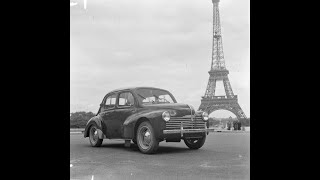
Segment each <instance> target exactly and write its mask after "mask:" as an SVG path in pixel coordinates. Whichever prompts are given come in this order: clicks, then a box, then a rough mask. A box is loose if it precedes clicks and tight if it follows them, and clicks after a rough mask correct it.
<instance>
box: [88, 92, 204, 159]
mask: <svg viewBox="0 0 320 180" xmlns="http://www.w3.org/2000/svg"><path fill="white" fill-rule="evenodd" d="M207 121H208V114H207V113H206V112H202V111H195V110H194V108H193V107H192V106H189V105H187V104H181V103H177V101H176V99H175V98H174V96H173V95H172V94H171V93H170V92H169V91H167V90H164V89H159V88H152V87H133V88H122V89H117V90H114V91H111V92H109V93H108V94H107V95H106V96H105V97H104V98H103V100H102V102H101V104H100V108H99V111H98V113H97V114H96V116H94V117H92V118H91V119H90V120H89V121H88V123H87V125H86V128H85V131H84V137H89V141H90V144H91V145H92V146H94V147H98V146H101V144H102V141H103V139H106V138H108V139H124V140H125V141H126V143H129V144H130V142H131V140H132V141H133V142H134V143H135V144H137V145H138V147H139V149H140V151H141V152H142V153H148V154H150V153H154V152H156V150H157V148H158V146H159V142H161V141H164V140H165V141H166V142H180V141H181V139H183V140H184V142H185V144H186V145H187V146H188V147H189V148H190V149H199V148H201V147H202V146H203V144H204V142H205V140H206V135H207V134H208V133H209V132H208V131H207V127H208V123H207Z"/></svg>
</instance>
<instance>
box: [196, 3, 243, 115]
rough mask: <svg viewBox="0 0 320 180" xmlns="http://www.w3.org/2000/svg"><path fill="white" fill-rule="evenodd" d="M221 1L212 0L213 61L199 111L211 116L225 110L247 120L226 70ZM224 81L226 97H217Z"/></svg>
mask: <svg viewBox="0 0 320 180" xmlns="http://www.w3.org/2000/svg"><path fill="white" fill-rule="evenodd" d="M219 1H220V0H212V3H213V44H212V61H211V69H210V71H209V75H210V77H209V81H208V85H207V89H206V92H205V95H204V96H202V99H201V104H200V107H199V110H202V111H205V112H207V113H208V114H210V113H211V112H213V111H216V110H220V109H224V110H228V111H230V112H232V113H233V114H235V115H236V116H237V118H238V119H239V120H240V119H246V118H247V117H246V115H245V114H244V112H243V111H242V109H241V107H240V105H239V103H238V97H237V95H234V94H233V91H232V88H231V84H230V81H229V78H228V74H229V71H228V70H227V69H226V66H225V60H224V55H223V48H222V36H221V26H220V16H219ZM217 81H223V85H224V90H225V93H226V95H225V96H216V95H215V90H216V82H217Z"/></svg>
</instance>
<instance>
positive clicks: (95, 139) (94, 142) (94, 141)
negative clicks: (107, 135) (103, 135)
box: [89, 124, 103, 147]
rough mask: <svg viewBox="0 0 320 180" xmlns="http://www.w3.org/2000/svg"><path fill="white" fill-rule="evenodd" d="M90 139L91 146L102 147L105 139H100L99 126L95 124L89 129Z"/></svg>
mask: <svg viewBox="0 0 320 180" xmlns="http://www.w3.org/2000/svg"><path fill="white" fill-rule="evenodd" d="M89 141H90V144H91V146H93V147H100V146H101V144H102V141H103V139H99V135H98V128H97V127H96V125H94V124H93V125H92V126H91V127H90V130H89Z"/></svg>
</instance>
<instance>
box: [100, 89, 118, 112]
mask: <svg viewBox="0 0 320 180" xmlns="http://www.w3.org/2000/svg"><path fill="white" fill-rule="evenodd" d="M113 95H115V96H116V102H115V104H114V106H113V107H110V108H106V109H105V110H104V111H108V110H113V109H115V108H116V106H117V97H118V93H115V92H113V93H109V94H107V95H106V96H105V97H104V99H103V101H102V103H101V105H100V110H101V107H102V106H106V101H107V99H108V98H109V97H110V96H113Z"/></svg>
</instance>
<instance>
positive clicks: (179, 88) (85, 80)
mask: <svg viewBox="0 0 320 180" xmlns="http://www.w3.org/2000/svg"><path fill="white" fill-rule="evenodd" d="M79 3H80V4H81V3H82V2H80V1H79ZM248 15H249V9H248V1H245V2H242V1H241V2H240V1H231V0H223V1H221V2H220V16H221V23H222V36H223V48H224V54H225V60H226V65H227V69H228V70H229V71H230V74H229V79H230V82H231V85H232V88H233V90H234V92H237V93H238V97H239V103H241V104H240V105H241V106H243V109H245V110H244V111H245V113H246V114H250V102H249V101H248V100H247V99H249V97H250V95H249V92H250V91H249V85H250V83H249V82H250V77H249V76H250V73H249V70H250V66H249V58H250V57H249V18H248ZM70 38H71V39H70V66H71V69H70V76H71V79H70V88H71V92H70V96H71V99H70V101H71V103H72V104H77V103H79V104H82V105H83V106H84V107H86V106H87V105H88V104H94V105H95V104H99V103H100V102H101V100H102V98H103V96H104V95H105V93H107V92H108V91H109V90H113V89H116V88H119V87H126V86H155V87H160V88H165V89H168V90H170V91H172V93H173V94H174V95H175V96H176V98H177V99H178V100H179V101H180V102H186V103H190V104H191V105H193V106H195V108H197V107H198V106H199V105H200V100H201V96H203V95H204V92H205V89H206V85H207V82H208V79H209V74H208V73H207V72H208V71H209V69H210V63H211V51H212V50H211V48H212V2H211V0H206V1H194V0H185V1H180V0H161V1H159V0H148V1H146V0H136V1H130V0H90V1H89V3H88V6H87V10H86V11H84V9H83V7H74V8H71V9H70ZM240 100H241V101H240ZM73 107H75V108H72V110H76V109H77V108H76V106H73ZM79 108H80V107H79Z"/></svg>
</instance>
